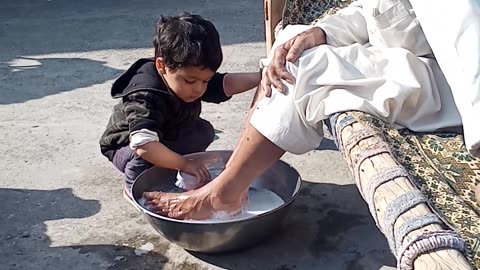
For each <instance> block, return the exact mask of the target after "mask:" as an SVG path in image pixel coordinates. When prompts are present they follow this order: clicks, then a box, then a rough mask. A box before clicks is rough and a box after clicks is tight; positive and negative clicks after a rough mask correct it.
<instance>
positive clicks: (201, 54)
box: [100, 13, 261, 198]
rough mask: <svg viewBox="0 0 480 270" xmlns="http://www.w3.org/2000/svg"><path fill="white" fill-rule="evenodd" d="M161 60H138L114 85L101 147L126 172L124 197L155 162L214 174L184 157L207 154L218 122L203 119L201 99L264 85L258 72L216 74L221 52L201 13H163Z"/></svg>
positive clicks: (158, 43)
mask: <svg viewBox="0 0 480 270" xmlns="http://www.w3.org/2000/svg"><path fill="white" fill-rule="evenodd" d="M153 44H154V46H155V59H140V60H138V61H137V62H135V63H134V64H133V65H132V66H131V67H130V68H129V69H128V70H127V71H126V72H125V73H124V74H123V75H121V76H120V77H119V78H118V79H117V80H116V81H115V82H114V84H113V86H112V89H111V95H112V97H113V98H118V99H121V100H120V102H119V103H118V104H117V105H115V107H114V109H113V114H112V116H111V117H110V120H109V122H108V125H107V128H106V130H105V132H104V133H103V135H102V137H101V139H100V148H101V151H102V154H103V155H105V156H106V157H107V158H108V159H109V160H110V161H111V162H112V163H113V164H114V165H115V167H117V168H118V169H119V170H120V171H121V172H123V173H124V179H125V193H124V194H125V195H127V196H128V197H129V198H131V192H130V188H131V185H132V184H133V182H134V181H135V179H136V177H137V176H138V175H139V174H140V173H141V172H143V171H145V170H146V169H148V168H150V167H152V166H159V167H163V168H169V169H175V170H180V171H183V172H186V173H188V174H191V175H195V176H196V177H197V180H199V181H205V180H207V179H208V177H209V173H208V170H207V169H206V167H205V165H204V164H202V163H201V162H198V161H195V160H187V159H185V158H184V157H182V155H185V154H189V153H194V152H201V151H205V150H206V149H207V147H208V146H209V145H210V144H211V143H212V142H213V140H214V136H215V132H214V129H213V127H212V125H211V124H210V123H209V122H208V121H206V120H204V119H201V118H200V112H201V101H206V102H213V103H221V102H224V101H227V100H229V99H230V97H231V96H232V95H234V94H238V93H242V92H244V91H246V90H249V89H252V88H254V87H255V86H257V85H258V83H259V82H260V79H261V75H260V73H230V74H222V73H216V71H217V69H218V68H219V67H220V64H221V63H222V58H223V56H222V50H221V46H220V39H219V35H218V32H217V30H216V29H215V27H214V26H213V24H212V23H211V22H209V21H207V20H205V19H203V18H202V17H200V16H198V15H191V14H188V13H182V14H180V15H177V16H172V17H161V19H160V20H159V22H158V23H157V26H156V34H155V38H154V41H153Z"/></svg>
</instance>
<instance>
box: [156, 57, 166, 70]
mask: <svg viewBox="0 0 480 270" xmlns="http://www.w3.org/2000/svg"><path fill="white" fill-rule="evenodd" d="M155 67H156V68H157V71H158V72H160V73H161V74H166V73H167V67H166V66H165V61H163V57H157V59H155Z"/></svg>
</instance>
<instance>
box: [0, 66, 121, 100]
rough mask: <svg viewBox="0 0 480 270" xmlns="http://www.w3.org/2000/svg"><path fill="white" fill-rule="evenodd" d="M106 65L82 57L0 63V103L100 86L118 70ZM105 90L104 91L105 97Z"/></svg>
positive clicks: (107, 92)
mask: <svg viewBox="0 0 480 270" xmlns="http://www.w3.org/2000/svg"><path fill="white" fill-rule="evenodd" d="M105 64H106V62H102V61H95V60H90V59H82V58H27V57H20V58H18V59H17V61H16V63H12V64H8V63H7V64H0V83H1V84H2V87H3V88H2V90H3V91H2V93H3V96H2V98H1V99H0V105H1V104H11V103H21V102H24V101H27V100H32V99H38V98H42V97H44V96H49V95H53V94H58V93H61V92H66V91H71V90H75V89H78V88H82V87H88V86H91V85H95V84H99V83H104V82H105V81H107V80H110V79H113V78H115V77H117V76H118V75H119V74H120V73H121V72H122V71H121V70H118V69H114V68H111V67H108V66H106V65H105ZM108 94H109V89H105V95H108Z"/></svg>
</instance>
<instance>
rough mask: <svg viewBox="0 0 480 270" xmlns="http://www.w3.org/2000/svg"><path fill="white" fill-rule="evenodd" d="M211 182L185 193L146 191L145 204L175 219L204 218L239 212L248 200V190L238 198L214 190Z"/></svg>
mask: <svg viewBox="0 0 480 270" xmlns="http://www.w3.org/2000/svg"><path fill="white" fill-rule="evenodd" d="M213 188H214V187H211V185H210V184H207V185H205V186H203V187H202V188H200V189H196V190H191V191H188V192H185V193H163V192H145V193H144V194H143V196H144V197H145V199H146V202H145V206H146V207H148V208H149V209H150V210H151V211H153V212H156V213H158V214H161V215H164V216H168V217H171V218H175V219H195V220H204V219H208V218H211V217H212V216H213V214H214V213H218V212H226V213H228V214H232V215H235V214H237V213H239V212H240V211H241V210H242V208H243V206H244V204H245V203H246V201H247V198H246V195H247V194H248V193H247V192H244V193H242V195H240V196H237V197H236V198H231V197H230V198H225V197H226V196H225V193H221V192H215V191H213V190H214V189H213Z"/></svg>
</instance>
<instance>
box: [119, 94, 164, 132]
mask: <svg viewBox="0 0 480 270" xmlns="http://www.w3.org/2000/svg"><path fill="white" fill-rule="evenodd" d="M123 103H124V113H125V117H126V119H127V122H128V128H129V130H130V133H134V132H135V131H139V130H142V129H148V130H150V131H154V132H157V135H158V137H159V138H160V139H161V138H162V137H163V133H162V130H161V129H162V127H163V126H164V124H165V122H166V111H167V109H166V106H165V105H166V104H165V101H164V100H162V99H161V97H159V96H158V95H157V94H154V93H151V92H147V91H140V92H135V93H132V94H130V95H128V96H125V97H124V98H123Z"/></svg>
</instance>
